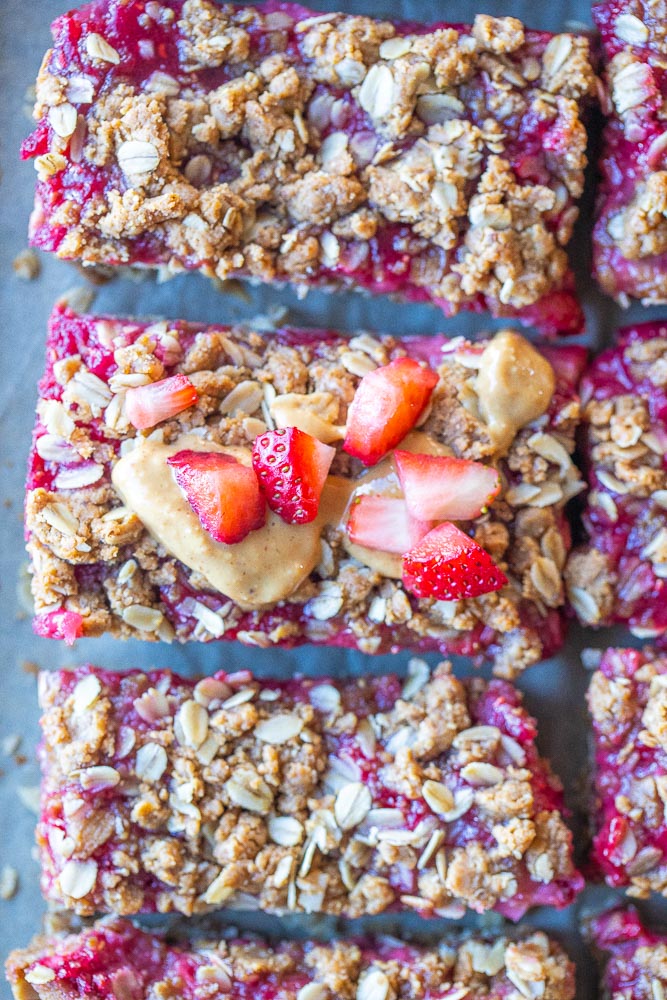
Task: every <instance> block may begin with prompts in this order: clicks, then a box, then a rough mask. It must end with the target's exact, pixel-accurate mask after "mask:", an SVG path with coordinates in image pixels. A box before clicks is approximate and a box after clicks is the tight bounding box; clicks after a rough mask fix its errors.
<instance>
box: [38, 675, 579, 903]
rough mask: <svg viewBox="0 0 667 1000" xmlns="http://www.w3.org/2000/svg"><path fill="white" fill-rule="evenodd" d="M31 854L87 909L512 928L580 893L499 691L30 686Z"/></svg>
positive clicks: (527, 737) (470, 686)
mask: <svg viewBox="0 0 667 1000" xmlns="http://www.w3.org/2000/svg"><path fill="white" fill-rule="evenodd" d="M40 702H41V706H42V709H43V713H44V714H43V718H42V728H43V733H44V742H43V745H42V748H41V750H40V757H41V762H42V771H43V784H42V803H41V818H40V822H39V826H38V844H39V848H40V855H41V861H42V888H43V890H44V893H45V895H46V897H47V898H48V899H50V900H51V901H52V902H55V903H59V904H61V905H64V906H66V907H68V908H70V909H72V910H74V911H75V912H77V913H80V914H82V915H94V914H95V913H100V912H109V911H111V912H116V913H120V914H132V913H137V912H152V911H158V912H163V913H164V912H169V911H172V910H176V911H179V912H181V913H185V914H192V913H197V912H202V911H206V910H210V909H214V908H217V907H221V906H228V907H230V908H232V909H233V908H235V907H236V908H238V907H239V906H243V907H244V908H247V907H250V908H252V909H263V910H268V911H270V912H278V913H281V912H301V913H304V912H305V913H317V912H323V913H330V914H334V915H342V916H346V917H360V916H364V915H369V914H377V913H381V912H384V911H387V910H392V911H393V910H415V911H417V912H419V913H421V914H422V915H425V916H437V915H446V916H451V917H454V916H460V915H462V914H463V912H464V911H465V909H466V908H471V909H474V910H476V911H478V912H484V911H486V910H490V909H495V910H497V911H498V912H500V913H503V914H504V915H506V916H509V917H511V918H512V919H518V918H519V917H520V916H521V915H522V914H523V913H524V912H525V911H526V910H527V909H528V908H529V907H531V906H534V905H553V906H556V907H562V906H564V905H567V904H569V903H570V902H571V901H572V899H573V898H574V896H575V895H576V893H577V892H578V891H580V889H581V888H582V886H583V880H582V879H581V876H580V875H579V873H578V872H577V871H576V869H575V868H574V866H573V863H572V844H571V834H570V832H569V830H568V829H567V827H566V825H565V823H564V821H563V818H562V815H561V810H562V792H561V786H560V783H559V782H558V780H557V779H556V778H555V777H554V776H553V775H552V774H551V772H550V770H549V767H548V764H546V762H545V761H543V760H542V759H541V758H540V757H539V756H538V754H537V751H536V748H535V743H534V740H535V731H536V730H535V724H534V721H533V720H532V719H531V718H530V716H528V714H527V713H526V711H525V710H524V709H523V708H522V706H521V699H520V695H519V694H518V692H516V690H514V689H513V688H512V687H511V686H510V685H509V684H508V683H507V682H505V681H499V680H494V681H492V682H490V683H486V682H483V681H482V680H472V681H467V682H461V681H458V680H456V679H455V678H454V677H453V675H452V674H451V672H450V669H449V667H448V665H446V664H445V665H442V666H441V667H440V668H438V670H436V671H435V673H434V674H433V675H432V676H431V677H429V671H428V668H427V667H426V664H425V663H423V662H422V661H414V662H413V663H412V664H411V671H410V673H409V675H408V679H407V681H406V682H405V684H404V685H403V686H401V684H400V682H399V681H398V680H397V678H396V677H394V676H389V677H380V678H377V679H368V680H357V681H346V682H334V681H329V680H324V681H322V680H307V679H303V678H302V679H299V678H296V679H294V680H292V681H286V682H259V681H256V680H254V679H253V677H252V675H251V674H250V673H249V672H248V671H243V672H241V673H237V674H234V675H226V674H224V673H218V674H216V675H215V676H214V677H209V678H204V679H202V680H199V681H189V680H186V679H182V678H179V677H177V676H176V675H174V674H171V673H170V672H168V671H155V672H152V673H150V674H141V673H138V672H132V673H128V674H123V675H117V674H112V673H107V672H104V671H100V670H95V669H93V668H81V669H80V670H77V671H75V672H73V673H68V672H60V673H47V672H44V673H42V674H41V675H40Z"/></svg>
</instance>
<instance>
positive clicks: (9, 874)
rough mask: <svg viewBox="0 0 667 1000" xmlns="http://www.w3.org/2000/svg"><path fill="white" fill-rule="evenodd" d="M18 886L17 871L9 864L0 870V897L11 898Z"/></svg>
mask: <svg viewBox="0 0 667 1000" xmlns="http://www.w3.org/2000/svg"><path fill="white" fill-rule="evenodd" d="M18 887H19V873H18V872H17V870H16V868H12V867H11V865H4V866H3V868H2V871H0V899H13V897H14V896H15V895H16V892H17V890H18Z"/></svg>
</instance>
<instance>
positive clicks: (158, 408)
mask: <svg viewBox="0 0 667 1000" xmlns="http://www.w3.org/2000/svg"><path fill="white" fill-rule="evenodd" d="M198 398H199V396H198V394H197V390H196V389H195V387H194V385H193V384H192V382H191V381H190V379H189V378H188V377H187V375H172V376H171V377H170V378H163V379H162V380H161V381H160V382H149V384H148V385H138V386H136V387H135V388H134V389H128V390H127V393H126V396H125V412H126V413H127V417H128V420H129V421H130V423H131V424H132V425H133V426H134V427H136V428H137V430H138V431H145V430H147V429H148V428H149V427H155V425H156V424H159V423H161V422H162V421H163V420H169V418H170V417H175V416H176V414H177V413H181V412H182V411H183V410H187V408H188V407H189V406H192V405H193V404H194V403H196V402H197V400H198Z"/></svg>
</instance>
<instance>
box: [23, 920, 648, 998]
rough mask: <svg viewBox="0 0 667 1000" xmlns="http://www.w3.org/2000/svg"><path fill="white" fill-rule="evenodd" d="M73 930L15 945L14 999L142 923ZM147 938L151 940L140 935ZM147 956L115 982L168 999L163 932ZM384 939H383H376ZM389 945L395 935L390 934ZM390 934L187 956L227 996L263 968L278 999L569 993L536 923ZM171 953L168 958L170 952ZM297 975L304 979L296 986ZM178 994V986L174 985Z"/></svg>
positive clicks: (55, 994)
mask: <svg viewBox="0 0 667 1000" xmlns="http://www.w3.org/2000/svg"><path fill="white" fill-rule="evenodd" d="M97 927H98V928H99V931H98V932H97V935H96V929H95V927H93V928H91V929H89V930H87V931H84V932H83V933H81V934H79V935H73V934H72V935H70V936H64V935H62V934H61V935H60V936H58V935H53V934H51V935H49V936H46V935H45V936H42V937H38V938H35V939H34V940H33V942H32V943H31V945H30V946H29V947H28V948H26V949H23V950H21V951H15V952H13V953H12V955H11V956H10V957H9V960H8V963H7V972H8V977H9V980H10V983H11V985H12V989H13V991H14V996H15V998H16V1000H37V998H38V1000H73V997H74V996H75V991H76V985H75V984H74V982H73V981H72V982H70V981H69V980H67V979H66V978H64V979H62V980H57V979H56V978H55V976H53V975H50V966H51V964H52V963H51V961H50V959H54V960H55V961H56V962H57V959H58V958H59V957H61V956H62V957H65V956H74V955H75V954H76V953H77V951H79V950H84V951H89V950H91V949H94V948H95V947H96V941H97V947H98V948H99V943H100V942H101V940H102V939H103V935H104V934H105V933H107V932H109V933H111V934H114V935H115V940H117V941H118V939H119V938H120V939H121V940H126V941H127V943H128V945H129V944H130V941H131V940H132V939H134V941H135V942H136V940H137V938H138V937H140V936H141V934H142V932H140V931H137V930H135V929H134V928H133V927H132V926H131V925H129V924H127V923H125V922H123V921H120V920H117V919H116V920H112V921H104V922H103V923H102V922H100V924H98V925H97ZM149 940H150V939H149ZM150 943H151V945H152V947H151V949H150V954H151V956H155V957H156V958H157V956H159V962H160V969H161V971H162V976H163V978H162V979H160V978H157V977H158V976H159V973H158V972H156V971H155V969H154V968H151V969H142V970H141V973H140V971H139V969H138V968H135V967H134V966H132V964H131V963H130V962H129V961H128V964H127V965H126V966H125V967H124V970H123V971H122V972H121V973H120V975H119V974H118V972H116V974H115V975H114V976H113V982H114V990H115V992H118V991H119V990H120V987H121V983H123V985H125V984H126V983H128V982H129V983H132V982H133V981H134V980H133V979H132V976H133V975H134V974H137V975H141V974H142V973H143V976H144V977H147V976H148V977H150V982H149V984H148V986H147V989H148V991H149V992H150V995H151V996H155V997H160V998H163V1000H168V998H170V997H174V996H176V992H175V991H177V990H178V989H179V987H178V982H179V980H178V977H176V978H174V977H173V976H174V974H173V973H172V975H171V977H169V976H168V973H167V970H168V969H170V968H173V967H174V966H173V964H172V963H171V962H170V956H169V952H170V951H171V949H170V948H169V947H168V946H167V945H165V944H164V942H163V940H162V939H161V938H160V939H157V938H155V939H153V940H152V942H150ZM385 946H388V947H385ZM394 946H395V942H394ZM391 949H392V942H391V941H390V940H387V941H385V940H384V939H382V938H379V939H378V940H377V944H376V945H374V944H373V943H372V942H370V943H369V942H367V943H366V944H365V945H364V946H363V947H362V946H361V945H360V944H358V943H356V942H354V941H333V942H331V943H327V944H320V943H316V942H313V943H309V942H305V943H302V944H297V945H294V946H292V947H286V946H283V947H281V948H279V949H278V948H276V949H275V950H274V949H273V948H270V947H269V946H268V945H265V944H264V943H263V942H261V941H259V940H258V941H252V942H251V941H233V942H231V941H225V940H222V941H221V940H216V941H202V942H194V943H193V944H191V945H189V947H188V952H187V954H188V957H189V962H188V966H189V965H190V964H192V965H194V966H195V967H196V968H197V974H196V982H197V985H198V986H199V987H200V988H201V986H202V984H205V988H206V990H207V995H209V996H219V995H227V993H228V992H229V990H230V989H232V991H233V989H234V986H233V984H235V983H236V984H243V985H248V984H249V985H254V984H259V983H261V982H262V978H263V977H265V976H271V977H275V978H276V979H277V980H278V982H279V989H280V992H281V995H282V996H283V997H284V998H285V1000H306V998H307V997H313V998H315V997H317V998H320V1000H331V998H333V997H337V998H339V1000H355V997H357V996H359V995H360V993H361V995H362V996H363V995H366V994H368V995H370V996H373V997H375V996H377V997H378V998H379V997H401V998H402V1000H420V998H423V997H424V996H427V995H428V996H439V995H441V994H442V993H443V992H446V994H450V995H451V996H452V997H458V996H459V994H460V995H461V996H463V992H462V991H464V992H465V994H466V995H467V996H469V997H470V998H473V997H475V998H476V997H482V996H484V997H486V996H500V995H501V994H502V995H503V996H504V995H506V994H507V995H510V994H511V995H512V996H514V995H516V996H521V997H532V996H539V997H541V998H543V1000H572V998H573V997H574V975H573V967H572V964H571V963H570V962H569V961H568V959H567V957H566V955H565V953H564V952H563V951H562V949H561V948H560V946H559V945H558V944H556V943H555V942H554V941H553V940H551V939H549V938H548V937H547V935H546V934H544V933H542V932H533V933H527V932H524V933H523V934H521V935H520V936H518V937H516V938H515V939H511V938H510V939H508V938H507V937H504V936H503V937H497V938H496V939H494V940H490V939H488V938H483V937H482V938H480V937H476V936H472V935H461V934H457V935H455V936H453V935H450V936H447V937H445V938H444V939H443V940H442V942H440V943H439V944H438V946H437V947H432V948H415V947H414V946H407V945H406V948H405V956H404V959H403V960H401V959H399V958H396V957H390V955H391ZM177 955H178V953H176V955H175V956H174V957H177ZM660 955H661V952H660V949H658V950H657V951H656V953H654V955H653V956H652V957H651V958H650V960H649V966H650V968H651V969H654V970H656V972H657V970H658V968H659V967H660V963H661V962H662V963H663V964H664V956H663V957H662V958H660ZM304 974H305V975H306V976H307V977H308V982H307V984H306V985H305V986H304V987H302V988H301V989H298V988H297V987H296V986H293V985H291V983H293V982H294V981H295V980H296V981H298V982H300V981H302V978H303V976H304ZM178 995H181V994H180V992H179V994H178Z"/></svg>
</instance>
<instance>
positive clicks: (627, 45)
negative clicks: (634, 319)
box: [593, 0, 667, 303]
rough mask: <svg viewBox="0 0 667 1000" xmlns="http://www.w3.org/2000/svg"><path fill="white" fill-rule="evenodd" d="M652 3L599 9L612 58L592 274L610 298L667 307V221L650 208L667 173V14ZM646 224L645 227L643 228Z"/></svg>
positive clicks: (618, 1)
mask: <svg viewBox="0 0 667 1000" xmlns="http://www.w3.org/2000/svg"><path fill="white" fill-rule="evenodd" d="M654 8H655V5H654V4H652V3H651V2H650V0H639V2H628V0H607V2H604V3H599V4H596V5H594V7H593V14H594V17H595V21H596V24H597V26H598V28H599V30H600V34H601V36H602V43H603V47H604V54H605V58H606V64H607V69H606V104H607V108H606V111H607V112H608V114H609V115H610V117H609V118H608V119H607V124H606V126H605V130H604V140H603V142H604V145H603V151H602V158H601V160H600V164H599V166H600V173H601V183H600V186H599V189H598V206H597V222H596V225H595V230H594V272H595V276H596V277H597V279H598V281H599V282H600V284H601V285H602V287H603V288H604V289H605V291H607V292H609V293H610V294H611V295H614V296H615V297H617V298H618V299H619V300H621V301H627V299H628V297H629V296H630V297H633V298H638V299H641V300H642V301H644V302H646V303H650V302H656V303H657V302H661V301H664V298H665V293H666V291H667V285H666V284H665V274H666V273H667V247H666V244H665V235H666V233H665V227H664V219H663V217H662V215H661V213H660V210H659V209H658V212H657V214H654V211H652V208H653V209H654V208H655V207H656V206H655V199H656V198H658V199H659V198H660V193H659V192H660V188H661V186H662V185H663V184H664V179H665V176H666V174H665V171H666V170H667V132H666V131H665V121H664V116H663V113H662V108H663V105H664V101H665V98H666V97H667V72H666V70H665V55H666V53H667V46H666V45H665V38H664V31H663V26H664V25H663V22H664V15H663V13H661V12H660V11H659V10H658V9H657V8H655V9H654ZM642 218H644V219H645V220H646V222H645V225H642V221H641V220H642Z"/></svg>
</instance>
